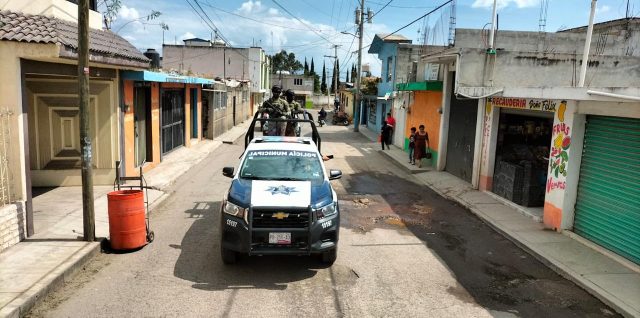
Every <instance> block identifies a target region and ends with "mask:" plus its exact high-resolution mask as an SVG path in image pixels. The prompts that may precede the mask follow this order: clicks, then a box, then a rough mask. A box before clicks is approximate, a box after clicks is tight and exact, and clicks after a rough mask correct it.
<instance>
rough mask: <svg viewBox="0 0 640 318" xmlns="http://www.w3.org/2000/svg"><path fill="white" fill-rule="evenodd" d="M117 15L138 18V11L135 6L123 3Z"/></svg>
mask: <svg viewBox="0 0 640 318" xmlns="http://www.w3.org/2000/svg"><path fill="white" fill-rule="evenodd" d="M118 16H119V17H120V18H122V19H125V20H137V19H140V13H138V10H136V8H130V7H127V6H125V5H122V7H121V8H120V11H119V12H118Z"/></svg>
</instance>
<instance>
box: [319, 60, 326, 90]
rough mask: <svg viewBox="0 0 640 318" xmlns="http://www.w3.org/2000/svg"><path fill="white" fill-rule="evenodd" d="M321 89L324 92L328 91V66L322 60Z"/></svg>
mask: <svg viewBox="0 0 640 318" xmlns="http://www.w3.org/2000/svg"><path fill="white" fill-rule="evenodd" d="M320 91H321V92H322V94H326V93H327V66H326V65H325V63H324V62H322V81H321V82H320Z"/></svg>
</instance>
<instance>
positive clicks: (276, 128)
mask: <svg viewBox="0 0 640 318" xmlns="http://www.w3.org/2000/svg"><path fill="white" fill-rule="evenodd" d="M281 93H282V88H281V87H280V86H279V85H273V87H272V88H271V98H269V99H267V100H266V101H264V103H262V107H260V109H259V112H261V113H267V114H269V118H288V117H289V112H290V111H289V104H287V102H286V101H285V100H284V99H282V98H280V94H281ZM267 125H269V126H270V127H269V130H268V131H267V132H266V133H265V134H266V135H270V136H283V135H284V130H285V127H286V126H285V123H284V122H271V123H268V124H267Z"/></svg>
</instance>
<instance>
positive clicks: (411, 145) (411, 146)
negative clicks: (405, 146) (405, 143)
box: [409, 127, 416, 165]
mask: <svg viewBox="0 0 640 318" xmlns="http://www.w3.org/2000/svg"><path fill="white" fill-rule="evenodd" d="M415 148H416V127H411V134H410V135H409V163H410V164H412V165H415V164H416V159H415V158H413V151H414V149H415Z"/></svg>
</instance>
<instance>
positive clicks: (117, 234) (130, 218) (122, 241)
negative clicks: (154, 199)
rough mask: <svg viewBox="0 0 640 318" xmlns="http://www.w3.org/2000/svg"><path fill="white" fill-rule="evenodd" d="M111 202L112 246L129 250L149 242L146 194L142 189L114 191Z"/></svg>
mask: <svg viewBox="0 0 640 318" xmlns="http://www.w3.org/2000/svg"><path fill="white" fill-rule="evenodd" d="M107 201H108V203H109V209H108V210H109V236H110V240H111V248H113V249H116V250H128V249H134V248H139V247H142V246H144V245H145V244H146V243H147V228H146V223H145V208H144V194H143V192H142V191H141V190H122V191H113V192H109V193H108V194H107Z"/></svg>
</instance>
